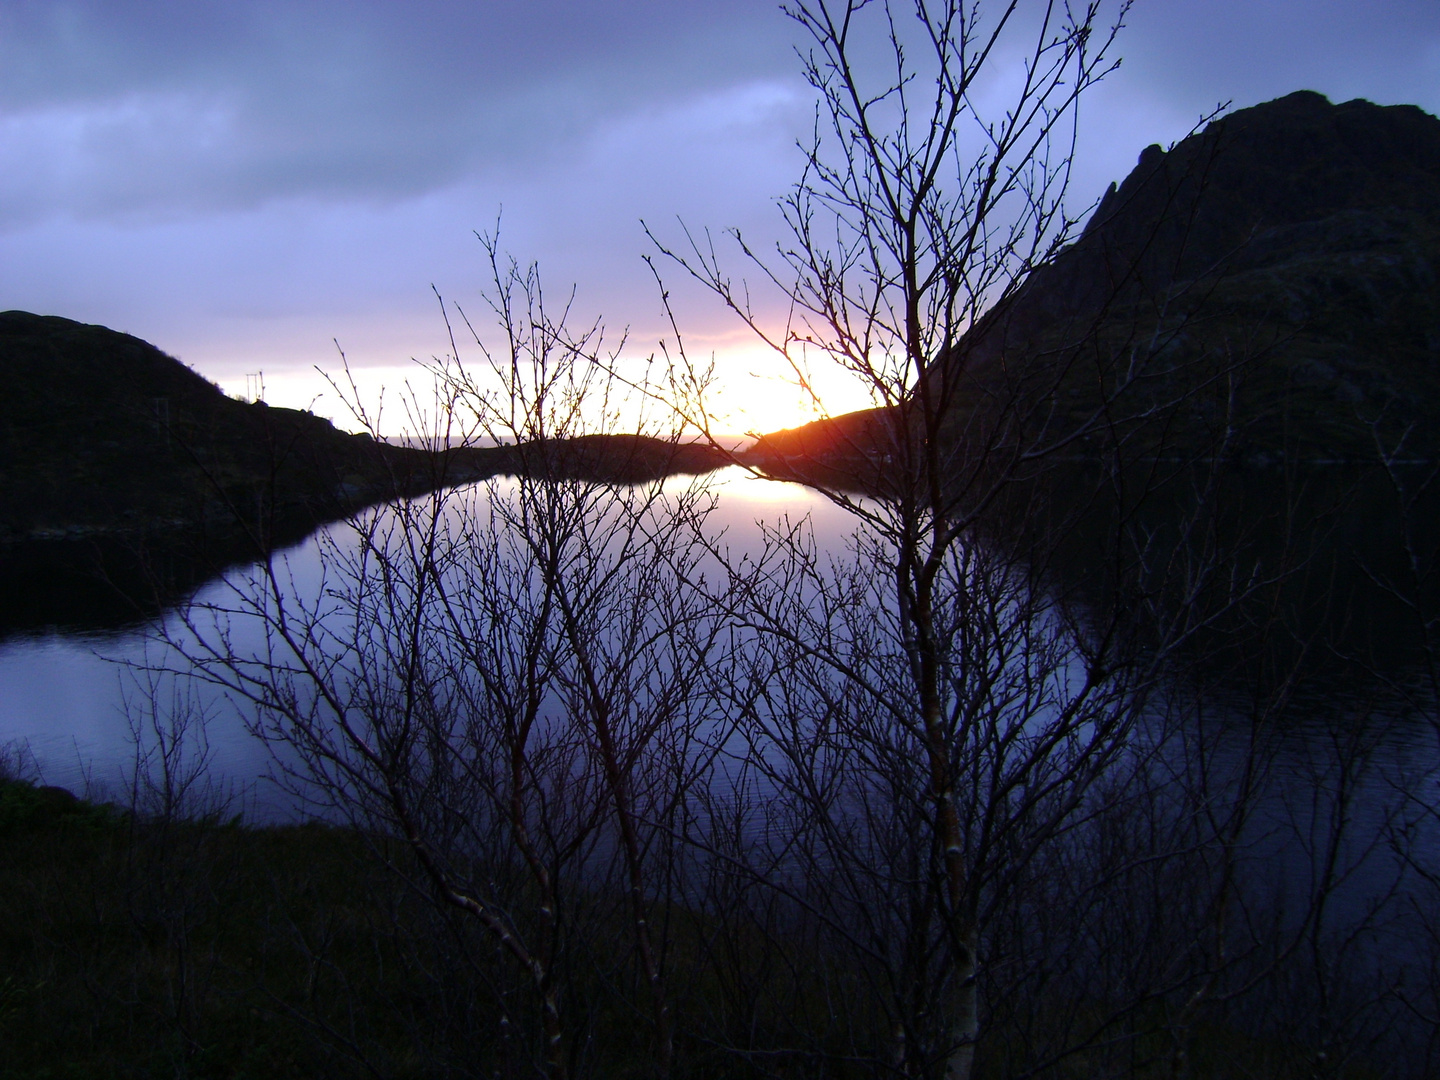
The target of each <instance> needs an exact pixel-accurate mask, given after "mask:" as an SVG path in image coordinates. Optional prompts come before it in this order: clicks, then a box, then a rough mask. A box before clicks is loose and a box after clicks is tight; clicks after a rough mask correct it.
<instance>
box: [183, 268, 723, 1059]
mask: <svg viewBox="0 0 1440 1080" xmlns="http://www.w3.org/2000/svg"><path fill="white" fill-rule="evenodd" d="M486 251H487V254H488V256H489V260H490V270H491V284H492V286H493V288H492V289H491V290H490V291H489V292H488V293H487V302H488V303H489V305H490V308H491V312H490V314H491V315H492V316H493V317H494V324H495V327H496V331H497V332H496V333H495V334H494V335H492V337H493V339H494V343H493V344H491V338H489V337H486V336H485V335H482V334H476V335H475V348H476V349H477V350H478V351H479V353H480V359H479V362H478V363H468V364H466V363H461V361H460V359H459V357H460V350H458V349H456V350H455V353H454V355H452V356H451V357H450V358H448V359H447V360H445V361H443V362H439V363H437V364H435V365H433V367H432V368H431V371H432V373H433V375H434V376H435V379H436V385H437V386H438V388H439V393H438V397H437V402H436V405H435V406H433V407H432V409H433V411H431V412H429V413H428V416H427V423H428V422H433V426H430V427H428V428H427V430H428V431H429V432H430V433H431V436H432V439H433V443H432V448H433V450H434V451H435V453H436V455H437V457H438V458H439V459H441V460H446V461H449V462H450V467H452V468H453V469H454V470H455V475H456V476H458V477H465V476H469V475H473V473H474V472H475V471H476V468H475V464H474V461H475V459H476V458H477V455H476V453H475V452H474V451H473V450H472V449H471V448H472V447H474V448H476V449H478V450H479V451H480V452H481V455H482V456H481V458H480V459H481V460H488V459H486V458H484V457H483V454H484V453H490V454H491V456H492V457H493V456H494V453H495V452H494V451H493V450H492V449H491V448H492V447H493V446H495V445H503V446H505V447H508V449H507V450H506V451H505V454H506V455H507V456H506V458H505V463H506V474H505V475H498V476H493V477H491V478H490V479H489V480H486V481H484V482H481V483H478V484H475V485H472V486H468V487H459V488H454V489H442V490H440V491H437V492H435V493H434V494H432V495H430V496H428V497H422V498H416V499H412V500H409V501H404V502H399V503H396V504H393V505H389V506H384V507H380V508H376V509H374V510H371V511H369V512H366V513H364V514H362V515H359V516H358V517H356V518H355V519H353V520H351V521H350V522H349V523H348V524H347V525H346V526H345V527H343V528H338V529H332V530H331V531H330V532H328V533H327V534H326V535H325V537H324V539H323V540H322V541H321V550H320V581H319V585H318V587H316V588H311V589H308V590H307V589H306V587H305V586H304V584H303V575H297V574H296V573H295V572H294V570H293V568H292V567H290V565H289V564H288V563H287V561H286V559H285V558H284V557H283V556H274V557H272V558H270V559H269V560H268V561H267V562H266V563H264V564H261V566H260V567H259V568H258V570H257V571H256V572H255V573H254V574H253V576H251V577H249V578H248V579H244V580H242V581H240V582H238V583H237V584H236V586H235V588H234V589H233V590H232V592H231V594H230V596H229V597H228V599H226V600H224V601H222V602H217V603H211V604H206V605H201V606H197V607H194V608H192V609H191V610H189V611H188V612H187V613H186V617H185V631H184V634H185V636H184V638H183V639H182V638H181V637H179V636H178V635H177V636H175V637H174V638H173V639H172V644H173V645H175V646H176V647H177V648H180V649H182V650H183V651H184V652H185V653H186V655H188V657H189V658H190V660H191V661H192V662H194V663H195V664H196V665H197V666H198V668H199V669H200V670H201V671H202V672H203V673H204V675H205V676H206V677H208V678H210V679H211V680H213V681H214V682H216V683H218V684H220V685H221V686H223V687H225V688H226V689H227V690H228V691H229V692H230V693H231V694H232V695H235V696H236V697H238V698H240V699H242V700H243V701H244V702H246V703H248V705H249V707H251V708H254V709H255V710H256V714H257V716H258V719H257V720H256V721H255V729H256V730H257V732H258V733H259V734H261V735H262V736H263V737H264V738H266V739H268V740H270V741H271V742H272V744H273V745H274V746H275V747H276V752H277V758H278V760H279V761H280V762H281V763H282V764H283V765H284V767H285V768H286V769H287V770H288V774H289V776H290V777H291V779H292V780H293V781H294V782H295V784H296V788H297V791H298V792H299V793H300V794H302V795H303V796H304V797H305V798H307V799H309V800H311V801H318V802H319V803H321V804H322V805H323V806H325V807H327V808H328V813H329V814H331V815H332V816H338V817H341V818H343V819H347V820H350V821H352V822H353V823H354V824H355V825H356V826H357V827H358V828H359V829H360V830H361V831H362V833H363V834H364V835H366V836H370V837H373V838H374V841H375V848H376V851H377V852H378V853H379V854H380V855H381V856H382V857H384V858H386V859H387V860H389V861H390V862H392V864H393V865H395V867H396V868H397V869H398V870H399V871H400V872H401V873H403V874H405V875H406V876H407V878H408V879H409V880H410V881H412V882H413V884H414V887H415V889H416V890H418V891H419V892H420V893H421V894H424V895H429V896H432V897H433V898H435V900H436V901H437V902H439V903H440V904H441V905H443V906H446V907H448V908H451V909H454V910H456V911H458V912H459V913H461V914H462V915H463V916H464V917H465V918H466V919H468V920H469V921H470V923H471V924H472V925H473V927H474V928H475V930H476V932H478V933H479V934H480V935H481V937H482V938H488V940H489V942H490V943H491V947H492V948H493V950H495V953H496V955H497V956H498V957H499V959H500V960H501V961H503V962H501V963H499V964H498V966H494V967H487V968H486V969H485V970H484V972H483V973H482V979H483V981H485V982H487V983H488V984H489V986H490V987H491V1000H490V1002H489V1004H488V1007H487V1014H488V1015H489V1017H490V1020H491V1022H493V1023H494V1024H495V1025H496V1026H495V1027H494V1028H492V1029H491V1032H492V1033H494V1032H498V1033H501V1034H502V1035H503V1036H504V1037H503V1038H497V1039H493V1040H487V1041H485V1042H482V1043H481V1044H480V1045H479V1046H477V1048H476V1053H477V1059H476V1060H474V1061H471V1062H470V1063H468V1066H467V1067H469V1068H475V1069H477V1070H479V1069H483V1068H491V1067H501V1065H503V1063H504V1061H505V1060H506V1059H505V1058H504V1050H503V1048H504V1046H505V1045H507V1044H508V1045H512V1046H516V1047H518V1049H517V1051H516V1052H518V1053H519V1054H521V1055H522V1057H523V1056H531V1055H533V1060H534V1061H536V1062H539V1063H543V1068H544V1071H545V1072H546V1073H547V1074H548V1075H550V1076H553V1077H563V1076H567V1075H570V1074H572V1073H573V1072H575V1071H576V1070H577V1068H578V1069H580V1070H581V1071H584V1068H585V1066H586V1063H587V1062H588V1061H589V1059H590V1057H591V1056H593V1055H594V1054H596V1053H597V1052H598V1051H597V1050H596V1046H597V1045H598V1046H601V1047H607V1044H608V1047H607V1049H606V1051H605V1052H606V1053H607V1054H608V1053H611V1052H613V1051H614V1050H615V1046H616V1045H619V1046H620V1047H621V1048H622V1050H623V1051H624V1052H625V1053H627V1054H628V1055H629V1056H630V1057H632V1058H633V1057H635V1056H637V1055H638V1056H640V1057H641V1058H643V1059H648V1060H649V1061H650V1062H651V1068H652V1071H653V1073H654V1074H655V1075H657V1076H665V1075H668V1074H669V1072H670V1070H671V1066H672V1060H673V1055H674V1049H673V1046H674V1035H673V1028H674V1021H673V1018H672V1015H671V1006H670V991H669V990H668V988H667V984H666V974H665V972H666V955H667V948H668V937H667V935H668V915H667V904H666V898H667V897H669V896H670V895H671V894H672V892H673V890H674V888H675V885H676V881H675V869H676V868H675V859H674V843H675V841H674V839H673V838H674V837H675V836H678V835H680V834H681V833H682V832H683V821H682V819H683V818H684V816H685V814H686V813H687V805H688V804H687V792H688V788H689V786H690V784H691V783H692V782H693V781H694V779H695V777H696V776H697V774H698V773H700V772H702V771H703V767H704V762H703V759H702V758H701V757H699V756H697V746H698V744H697V743H696V742H695V732H696V730H697V728H698V727H699V726H700V725H702V724H704V723H706V722H708V721H710V720H712V717H710V716H709V715H707V713H706V711H705V703H706V700H707V699H706V698H705V697H704V695H701V694H698V693H696V692H695V685H696V681H697V679H698V678H699V677H700V676H701V674H702V673H703V672H704V671H705V670H706V667H707V658H708V657H709V655H710V653H711V652H712V651H713V649H714V638H715V633H716V624H715V620H714V619H713V618H712V617H711V615H710V613H709V612H708V611H707V610H705V609H704V608H703V607H701V606H700V601H701V600H702V597H701V596H700V595H699V594H697V593H694V592H693V591H686V590H682V589H681V588H679V584H678V583H679V582H681V581H683V580H684V579H685V578H687V577H688V576H690V575H691V574H692V572H693V569H694V564H695V561H696V559H697V557H698V556H699V554H701V549H700V548H699V547H698V546H697V542H696V539H695V538H696V537H697V536H699V535H700V522H701V521H702V520H703V517H704V514H705V512H706V510H707V508H708V505H709V501H708V499H707V497H706V496H705V495H704V493H703V492H702V491H701V490H699V489H698V488H695V487H686V486H685V485H683V484H682V485H679V486H676V485H673V484H672V485H671V486H669V487H666V486H665V485H663V484H661V483H658V482H656V483H647V484H626V483H605V482H600V481H598V480H594V479H587V478H584V477H583V476H582V477H580V478H577V469H576V467H575V463H574V461H573V460H571V457H572V456H573V450H574V447H575V445H576V443H575V440H576V439H577V438H578V437H579V436H582V435H584V434H587V433H588V432H589V431H591V430H593V429H592V428H591V427H590V425H599V424H602V423H605V422H608V421H610V420H611V419H613V409H612V407H611V406H612V405H613V403H612V402H610V401H608V400H607V397H606V392H607V389H608V384H607V383H606V382H604V381H603V379H602V378H601V374H600V373H601V371H602V364H601V363H600V362H599V358H598V350H600V349H601V348H602V347H603V340H602V337H601V332H600V329H599V327H598V325H597V326H592V327H590V328H589V329H588V330H586V331H584V332H582V333H579V334H573V333H572V332H571V331H570V330H569V328H568V327H567V319H568V311H567V310H563V309H562V310H561V311H560V312H559V313H558V314H552V313H551V311H550V310H549V309H548V308H547V307H546V299H545V296H544V293H543V291H542V289H541V285H540V281H539V278H538V276H537V274H536V272H535V270H534V268H533V267H531V268H529V269H525V268H522V267H519V266H517V265H516V264H515V263H513V262H506V261H505V260H504V259H503V258H502V256H501V255H500V253H499V251H498V249H497V247H496V245H495V243H494V242H493V240H487V241H486ZM566 307H567V308H568V304H567V305H566ZM465 325H467V326H468V325H469V324H468V323H466V324H465ZM452 345H453V337H452ZM417 415H418V413H417ZM375 434H376V435H377V436H378V434H379V432H378V431H377V432H375ZM661 434H662V435H663V434H664V433H663V432H662V433H661ZM582 471H583V470H582ZM244 621H248V622H250V623H252V624H253V623H254V622H256V621H258V623H259V625H260V626H261V627H263V635H262V640H261V641H260V642H259V643H258V645H256V644H254V643H252V644H249V645H247V644H246V643H245V642H243V641H242V640H241V639H240V638H239V637H236V636H235V635H234V634H233V633H232V632H231V627H232V626H234V625H238V624H239V623H240V622H244ZM397 843H398V844H399V847H398V848H397V847H396V844H397ZM402 853H403V854H402ZM618 926H628V934H627V935H625V937H628V941H629V948H628V950H627V949H616V948H615V944H616V937H615V930H616V928H617V927H618ZM625 937H622V940H624V939H625ZM631 1010H637V1011H638V1012H639V1013H640V1015H643V1016H646V1017H648V1023H641V1024H638V1025H637V1024H636V1023H635V1022H634V1021H633V1020H632V1019H631V1018H630V1016H629V1013H630V1011H631ZM631 1033H635V1034H631ZM627 1045H628V1050H624V1048H625V1047H626V1046H627ZM497 1046H498V1047H500V1049H496V1047H497ZM497 1055H498V1056H497ZM487 1060H488V1062H489V1064H488V1065H487V1064H486V1062H487Z"/></svg>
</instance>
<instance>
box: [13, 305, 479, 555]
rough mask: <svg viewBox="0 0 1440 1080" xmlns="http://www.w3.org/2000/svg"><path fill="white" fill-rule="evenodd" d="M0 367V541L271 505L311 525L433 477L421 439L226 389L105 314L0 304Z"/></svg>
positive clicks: (238, 520) (187, 522)
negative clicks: (417, 444) (73, 315)
mask: <svg viewBox="0 0 1440 1080" xmlns="http://www.w3.org/2000/svg"><path fill="white" fill-rule="evenodd" d="M0 374H3V376H4V381H5V393H4V394H3V395H0V438H3V440H4V447H3V458H0V541H11V542H13V541H17V540H38V539H53V538H59V537H64V536H70V537H74V536H81V535H93V534H100V533H117V532H128V531H136V530H145V529H153V528H156V527H164V526H199V525H207V526H210V527H214V528H220V529H230V528H236V527H240V528H245V527H256V526H258V525H260V524H261V523H263V522H265V521H268V520H272V519H274V518H275V517H277V516H279V517H282V518H286V519H294V520H295V521H297V522H299V523H302V524H307V525H309V526H311V527H313V525H314V523H315V522H317V521H321V520H325V519H327V518H333V517H335V516H337V514H339V513H343V512H344V511H345V510H347V509H350V508H353V507H354V506H356V505H360V504H362V503H364V502H366V501H374V500H375V499H379V498H385V497H389V496H391V495H394V494H401V493H405V492H410V491H419V490H424V489H426V488H429V487H433V486H435V484H436V483H437V482H440V481H441V480H442V477H441V476H440V475H439V474H438V473H437V468H438V467H439V465H440V463H437V462H435V461H434V460H432V458H431V455H428V454H426V453H424V452H423V451H420V450H413V449H408V448H403V447H396V446H389V445H386V444H383V443H378V442H376V441H375V440H373V439H371V438H369V437H368V436H364V435H351V434H347V433H345V432H341V431H339V430H337V429H336V428H335V427H334V425H332V424H331V423H330V422H329V421H328V420H324V419H322V418H320V417H317V416H314V415H312V414H311V413H308V412H303V411H297V410H294V409H282V408H274V407H270V406H267V405H265V404H263V403H246V402H241V401H236V400H234V399H232V398H229V397H227V396H226V395H225V394H224V393H223V392H222V391H221V390H220V389H219V388H218V387H217V386H215V385H214V384H213V383H211V382H209V381H208V380H207V379H205V378H204V377H202V376H201V375H199V374H197V373H196V372H195V371H192V370H191V369H190V368H188V367H186V366H185V365H184V364H182V363H181V362H180V361H178V360H176V359H174V358H173V357H170V356H167V355H165V354H164V353H163V352H161V351H160V350H159V349H157V348H155V347H154V346H153V345H150V344H148V343H147V342H144V341H141V340H140V339H139V338H135V337H131V336H130V335H128V334H121V333H117V332H116V331H113V330H109V329H107V328H105V327H103V326H89V325H85V324H82V323H77V322H73V321H71V320H69V319H63V318H58V317H54V316H41V315H32V314H29V313H27V312H21V311H9V312H4V313H0ZM446 464H448V465H449V466H450V467H451V468H454V467H455V463H454V462H450V463H446Z"/></svg>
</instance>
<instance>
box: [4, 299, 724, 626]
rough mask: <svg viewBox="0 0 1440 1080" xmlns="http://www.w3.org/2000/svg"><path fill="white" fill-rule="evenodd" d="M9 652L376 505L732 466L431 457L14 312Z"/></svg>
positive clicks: (610, 448)
mask: <svg viewBox="0 0 1440 1080" xmlns="http://www.w3.org/2000/svg"><path fill="white" fill-rule="evenodd" d="M0 377H3V379H4V386H5V392H4V394H3V395H0V451H3V453H0V637H3V636H4V635H5V634H6V633H8V632H13V631H17V630H18V631H28V630H33V629H36V628H39V627H43V626H47V625H63V626H71V627H76V628H86V629H98V628H102V627H108V626H117V625H123V624H125V623H127V622H129V621H130V620H133V619H135V618H136V617H137V616H143V615H147V614H153V613H155V612H157V611H159V610H162V609H163V608H165V607H167V606H169V605H170V604H173V603H174V602H176V601H178V600H179V599H181V598H183V597H184V596H185V595H187V594H188V592H189V591H191V590H192V589H193V588H195V587H196V586H197V585H199V584H201V583H202V582H204V581H205V580H207V579H209V578H211V577H213V576H214V575H215V574H217V573H219V572H220V571H222V570H223V569H224V568H225V567H226V566H228V565H232V564H235V563H243V562H247V561H250V560H253V559H255V558H257V557H259V556H261V555H263V554H264V553H265V552H266V551H269V550H272V549H274V548H276V547H278V546H283V545H286V544H291V543H297V542H299V541H300V540H302V539H303V538H304V537H305V536H306V535H307V534H308V533H309V532H310V531H311V530H313V529H314V528H315V527H316V526H317V525H319V524H322V523H324V522H327V521H332V520H334V519H336V518H339V517H342V516H344V515H345V514H347V513H350V512H352V511H354V510H357V509H360V508H362V507H364V506H366V505H369V504H371V503H375V502H380V501H384V500H387V499H392V498H397V497H404V496H409V495H417V494H421V493H423V492H426V491H432V490H435V489H437V488H442V487H448V486H453V485H456V484H463V483H468V482H471V481H474V480H478V479H483V478H485V477H489V476H493V475H496V474H499V473H509V474H517V475H531V476H536V477H541V478H546V479H556V480H563V479H571V480H582V481H598V482H609V483H637V482H643V481H649V480H654V479H658V478H660V477H663V476H667V475H670V474H671V473H676V472H704V471H707V470H709V469H712V468H715V467H717V466H718V465H721V464H724V463H725V461H726V460H727V459H726V458H725V456H724V455H722V454H719V453H718V452H715V451H712V450H711V449H710V448H708V447H700V446H694V445H676V444H674V443H672V442H667V441H664V440H660V439H651V438H646V437H642V436H638V435H597V436H590V437H586V438H581V439H572V440H547V441H545V442H540V443H528V444H523V445H520V446H513V445H512V446H500V447H455V448H444V449H425V448H420V447H411V446H396V445H391V444H389V443H386V442H383V441H377V440H375V439H372V438H371V437H369V436H368V435H352V434H348V433H346V432H343V431H339V430H337V429H336V428H335V426H334V425H332V424H331V423H330V422H329V421H328V420H325V419H322V418H320V417H317V416H314V415H312V414H311V413H308V412H304V411H298V410H295V409H284V408H278V407H274V406H267V405H265V404H263V403H258V402H257V403H246V402H242V401H236V400H234V399H232V398H228V397H226V395H225V394H224V393H223V392H222V391H221V390H220V389H219V388H218V387H216V386H215V385H214V384H212V383H210V382H209V381H208V380H206V379H205V378H204V377H202V376H201V375H199V374H197V373H196V372H194V371H192V370H191V369H190V368H188V367H186V366H185V365H184V364H182V363H181V362H180V361H178V360H176V359H175V358H173V357H170V356H167V355H165V354H164V353H163V352H161V351H160V350H159V349H157V348H155V347H154V346H153V345H150V344H148V343H147V342H144V341H141V340H140V339H139V338H135V337H131V336H130V335H128V334H121V333H117V332H116V331H114V330H109V329H107V328H105V327H103V326H89V325H85V324H82V323H77V322H73V321H71V320H69V319H63V318H58V317H55V316H41V315H32V314H29V313H27V312H22V311H9V312H3V313H0Z"/></svg>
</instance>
